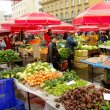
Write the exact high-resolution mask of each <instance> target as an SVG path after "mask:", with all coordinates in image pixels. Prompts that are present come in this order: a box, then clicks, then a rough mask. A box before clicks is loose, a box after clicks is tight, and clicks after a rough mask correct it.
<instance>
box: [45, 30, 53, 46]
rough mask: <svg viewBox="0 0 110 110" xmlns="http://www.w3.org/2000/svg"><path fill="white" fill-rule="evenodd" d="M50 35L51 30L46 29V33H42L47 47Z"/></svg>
mask: <svg viewBox="0 0 110 110" xmlns="http://www.w3.org/2000/svg"><path fill="white" fill-rule="evenodd" d="M51 36H52V30H51V29H48V32H47V33H44V40H45V41H46V46H47V47H48V45H49V43H50V41H51Z"/></svg>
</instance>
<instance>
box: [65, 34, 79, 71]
mask: <svg viewBox="0 0 110 110" xmlns="http://www.w3.org/2000/svg"><path fill="white" fill-rule="evenodd" d="M73 37H74V33H70V34H68V37H67V39H66V48H68V49H70V51H71V52H70V55H69V56H68V68H69V70H71V69H72V62H71V60H74V47H75V46H77V44H78V43H77V42H75V41H74V38H73Z"/></svg>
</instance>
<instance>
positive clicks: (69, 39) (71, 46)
mask: <svg viewBox="0 0 110 110" xmlns="http://www.w3.org/2000/svg"><path fill="white" fill-rule="evenodd" d="M77 44H78V43H77V42H75V41H74V39H73V37H72V36H71V35H68V37H67V39H66V48H69V49H70V50H72V51H73V50H74V47H76V46H77Z"/></svg>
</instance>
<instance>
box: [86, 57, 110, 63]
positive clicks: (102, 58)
mask: <svg viewBox="0 0 110 110" xmlns="http://www.w3.org/2000/svg"><path fill="white" fill-rule="evenodd" d="M107 59H108V56H105V55H100V56H99V57H92V58H88V59H86V61H87V62H91V63H102V62H104V61H106V60H107Z"/></svg>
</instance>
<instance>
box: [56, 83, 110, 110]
mask: <svg viewBox="0 0 110 110" xmlns="http://www.w3.org/2000/svg"><path fill="white" fill-rule="evenodd" d="M104 92H105V90H104V89H103V88H96V87H95V86H94V85H89V86H87V87H79V88H76V89H73V90H70V91H68V92H66V93H64V94H63V95H62V96H61V97H60V98H58V99H56V100H55V101H56V102H58V103H62V104H63V105H64V106H65V108H66V110H102V106H103V105H105V103H106V102H105V101H104V97H103V93H104ZM56 107H59V104H56ZM107 110H108V109H107Z"/></svg>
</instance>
